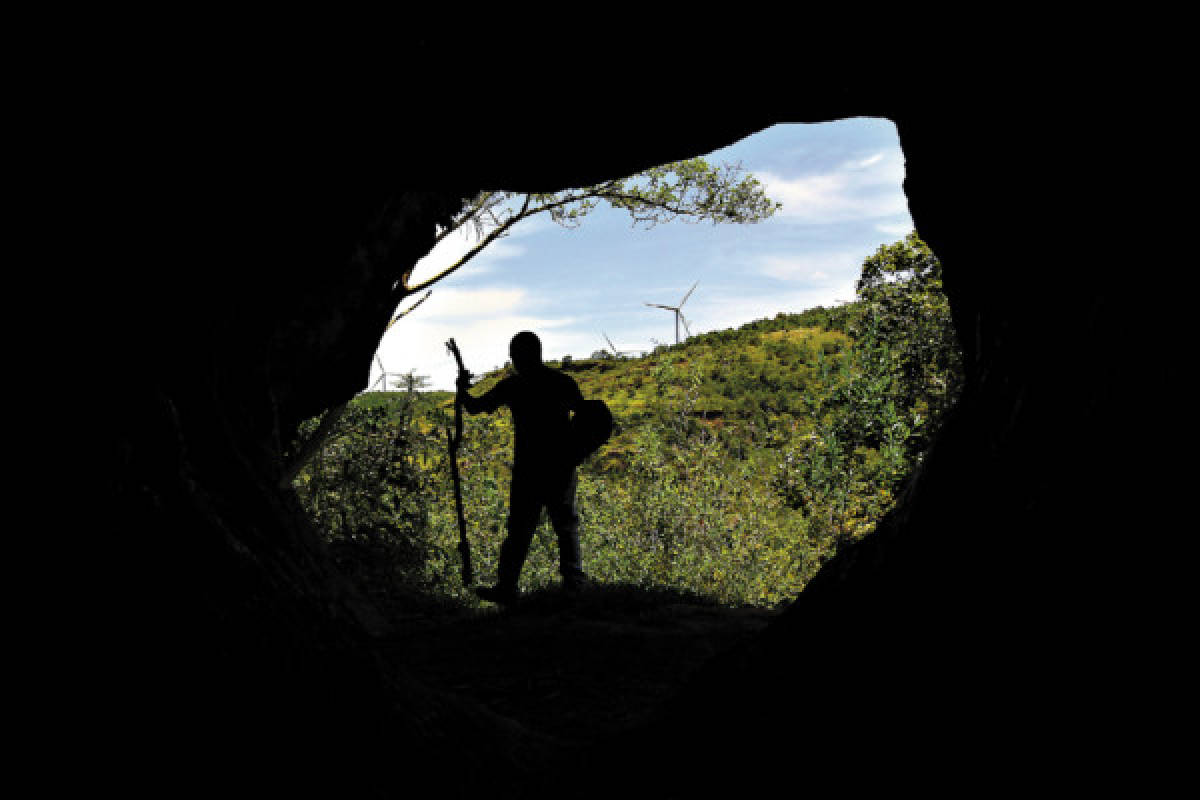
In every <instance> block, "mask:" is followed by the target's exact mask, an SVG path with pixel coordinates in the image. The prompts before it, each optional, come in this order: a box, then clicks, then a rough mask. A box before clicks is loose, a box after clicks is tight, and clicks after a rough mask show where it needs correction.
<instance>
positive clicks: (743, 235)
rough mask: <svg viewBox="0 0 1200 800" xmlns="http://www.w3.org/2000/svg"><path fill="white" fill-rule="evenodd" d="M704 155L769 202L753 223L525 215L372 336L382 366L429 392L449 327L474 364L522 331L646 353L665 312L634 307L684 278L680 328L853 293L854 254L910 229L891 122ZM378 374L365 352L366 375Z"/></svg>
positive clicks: (668, 300)
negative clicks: (730, 166)
mask: <svg viewBox="0 0 1200 800" xmlns="http://www.w3.org/2000/svg"><path fill="white" fill-rule="evenodd" d="M705 158H707V159H708V160H709V161H710V162H721V161H730V162H738V161H740V162H741V164H742V166H743V167H744V168H746V170H748V171H749V172H750V173H751V174H753V175H754V176H755V177H756V178H758V179H759V180H760V181H761V182H762V183H763V184H764V185H765V187H766V191H767V194H768V196H770V197H771V198H772V199H775V200H779V201H780V202H782V203H783V208H782V209H781V210H780V211H778V212H776V214H775V215H774V216H773V217H772V218H771V219H769V220H767V221H766V222H761V223H757V224H754V225H712V224H711V223H698V224H690V223H685V222H683V221H682V220H676V221H674V222H671V223H668V224H663V225H658V226H656V227H654V228H652V229H650V230H645V229H643V227H642V226H639V227H637V228H631V226H630V219H629V216H628V214H626V213H624V212H620V211H615V210H613V209H610V208H608V207H607V206H606V205H603V204H602V205H601V206H600V207H598V208H597V209H596V210H595V211H593V212H592V213H591V214H590V215H588V216H587V217H586V218H585V219H584V221H583V224H582V225H581V226H580V227H578V228H576V229H573V230H567V229H564V228H562V227H560V226H558V225H556V224H555V223H554V222H552V221H551V220H550V219H549V217H548V215H545V214H542V215H538V216H535V217H531V218H529V219H526V220H524V221H522V222H520V223H517V225H515V226H514V227H513V228H512V231H511V233H510V235H509V236H507V237H505V238H503V239H499V240H497V241H495V242H493V243H492V244H491V245H489V246H488V248H486V249H485V250H484V251H482V252H481V253H480V254H479V255H478V256H476V257H475V258H474V259H473V260H472V261H470V262H468V263H467V264H466V265H465V266H464V267H463V268H462V269H460V270H459V271H458V272H456V273H454V274H453V275H451V276H450V277H448V278H446V279H444V280H442V281H441V282H439V283H437V284H435V285H434V286H433V294H432V295H431V296H430V298H429V299H428V300H427V301H426V302H424V303H423V304H422V305H421V306H420V307H419V308H417V309H416V310H415V311H414V312H413V313H412V314H411V315H408V316H406V317H404V318H403V319H401V320H400V321H399V322H397V323H396V324H395V325H393V326H392V327H391V328H390V329H389V330H388V331H387V333H385V334H384V335H383V337H382V339H381V340H380V345H379V351H378V356H379V358H380V360H382V362H383V365H384V367H385V368H386V369H387V371H388V373H396V374H400V373H406V372H408V371H409V370H415V371H416V373H417V374H418V375H427V376H429V377H430V379H431V385H432V387H433V388H439V389H449V388H452V386H453V382H454V374H455V367H454V360H453V358H452V357H451V356H450V354H449V353H448V352H447V350H446V347H445V342H446V340H447V339H448V338H450V337H451V336H453V337H454V338H455V340H456V341H457V342H458V345H459V347H460V348H461V350H462V353H463V358H464V360H465V361H466V363H467V368H468V369H470V370H471V371H472V372H475V373H476V374H479V373H482V372H485V371H486V370H488V369H492V368H495V367H498V366H500V365H502V364H503V363H504V361H505V360H506V359H507V357H508V341H509V339H510V338H512V335H513V334H514V333H516V332H517V331H520V330H532V331H534V332H535V333H537V334H538V336H540V337H541V339H542V345H543V349H544V355H545V357H546V358H547V359H548V360H549V359H557V358H561V357H562V356H563V355H564V354H571V355H572V356H574V357H576V358H583V357H587V356H589V355H590V354H591V353H592V352H593V351H595V350H600V349H604V348H606V347H607V345H606V344H605V341H604V334H605V333H607V334H608V337H609V338H610V339H612V341H613V342H614V343H615V344H616V346H617V347H618V348H619V349H621V350H633V351H643V350H646V351H648V350H651V349H653V347H654V346H655V344H656V343H674V341H675V329H674V317H673V315H672V314H671V312H669V311H664V310H661V309H657V308H648V307H646V306H645V305H643V303H646V302H650V303H662V304H665V305H677V303H678V301H679V300H680V299H681V298H682V297H683V295H684V294H685V293H686V292H687V290H688V288H689V287H690V286H691V285H692V284H693V283H695V282H696V281H699V285H698V286H697V287H696V290H695V292H693V293H692V295H691V297H690V298H688V301H687V303H686V304H685V305H684V306H683V313H684V316H685V317H686V318H687V320H688V323H689V325H690V327H691V330H692V333H693V334H695V333H703V332H706V331H711V330H720V329H723V328H732V327H737V326H739V325H742V324H744V323H746V322H750V321H752V320H755V319H761V318H763V317H773V316H774V315H775V314H776V312H779V311H788V312H795V311H803V310H805V309H807V308H812V307H813V306H818V305H825V306H828V305H834V304H836V303H837V302H839V301H844V300H852V299H853V298H854V282H855V280H856V279H857V278H858V274H859V270H860V268H861V265H862V261H863V259H864V258H866V257H867V256H868V255H870V254H871V253H873V252H875V250H876V249H877V248H878V247H879V246H880V245H882V244H888V243H891V242H894V241H896V240H898V239H900V238H902V237H903V236H904V235H905V234H907V233H908V232H910V231H911V230H912V229H913V224H912V218H911V217H910V216H909V212H908V204H907V201H906V200H905V197H904V193H903V191H902V188H901V185H902V182H903V180H904V156H903V153H902V152H901V150H900V142H899V139H898V137H897V134H896V128H895V125H894V124H893V123H892V122H891V121H889V120H886V119H875V118H865V117H860V118H855V119H848V120H839V121H837V122H827V123H819V124H786V125H775V126H773V127H771V128H769V129H767V130H765V131H762V132H760V133H757V134H754V135H753V136H749V137H747V138H745V139H742V140H740V141H738V142H736V143H734V144H732V145H730V146H728V147H725V148H722V149H720V150H717V151H714V152H712V153H709V154H707V155H706V156H705ZM473 237H474V234H464V233H461V232H456V233H455V234H452V235H451V236H449V237H447V239H446V240H445V241H444V242H442V243H441V244H440V245H439V246H438V247H437V248H435V249H434V250H433V251H432V252H431V253H430V254H429V255H428V256H426V257H425V259H423V260H422V261H421V262H420V263H419V264H418V266H417V269H416V271H415V272H414V274H413V282H414V283H415V282H417V281H419V280H421V279H422V278H423V277H428V276H430V275H433V274H435V273H436V271H437V270H438V269H440V268H441V267H442V266H444V265H446V264H448V263H452V261H453V260H454V259H456V258H457V257H458V255H459V254H461V253H463V252H465V251H466V250H467V249H468V248H469V247H470V246H471V245H472V244H473V243H474V238H473ZM414 299H415V298H410V299H409V300H408V301H407V302H405V303H403V304H402V305H401V307H402V308H405V307H408V306H409V305H411V304H412V302H413V300H414ZM681 335H682V334H681ZM378 377H379V367H378V365H376V364H375V363H372V368H371V375H370V379H369V382H368V385H370V384H372V383H374V382H375V381H376V380H377V379H378ZM364 388H365V387H364Z"/></svg>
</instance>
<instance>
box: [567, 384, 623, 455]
mask: <svg viewBox="0 0 1200 800" xmlns="http://www.w3.org/2000/svg"><path fill="white" fill-rule="evenodd" d="M612 432H613V416H612V412H611V411H609V410H608V406H606V405H605V404H604V401H603V400H584V401H583V405H582V406H580V407H579V409H578V410H576V412H575V414H574V415H573V416H572V417H571V450H572V454H573V456H574V461H575V466H579V465H580V464H582V463H583V462H584V460H585V459H586V458H587V457H588V456H590V455H591V454H592V453H594V452H596V451H597V450H599V449H600V447H601V445H603V444H604V443H605V442H607V441H608V437H610V436H612Z"/></svg>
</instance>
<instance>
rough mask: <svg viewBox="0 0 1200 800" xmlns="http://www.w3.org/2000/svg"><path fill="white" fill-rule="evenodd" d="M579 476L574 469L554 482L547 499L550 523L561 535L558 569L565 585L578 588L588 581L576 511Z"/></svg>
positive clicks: (559, 538) (569, 587)
mask: <svg viewBox="0 0 1200 800" xmlns="http://www.w3.org/2000/svg"><path fill="white" fill-rule="evenodd" d="M575 485H576V475H575V471H574V470H572V471H571V473H570V476H569V479H566V480H559V481H554V482H553V483H552V484H551V485H550V486H549V487H548V488H549V489H550V493H549V494H548V496H547V497H546V498H545V501H546V511H547V513H548V514H549V515H550V523H551V524H552V525H553V526H554V532H555V533H556V534H557V535H558V571H559V573H560V574H561V575H562V579H563V586H564V587H566V588H568V589H573V588H578V587H579V586H581V585H582V584H583V583H584V582H585V581H586V580H587V576H586V575H584V572H583V554H582V552H581V550H580V547H579V514H578V513H576V511H575Z"/></svg>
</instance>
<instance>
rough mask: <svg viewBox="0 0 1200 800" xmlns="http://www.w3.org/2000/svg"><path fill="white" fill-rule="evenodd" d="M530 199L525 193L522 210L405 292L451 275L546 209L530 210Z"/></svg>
mask: <svg viewBox="0 0 1200 800" xmlns="http://www.w3.org/2000/svg"><path fill="white" fill-rule="evenodd" d="M529 199H530V195H528V194H527V195H525V203H524V204H523V205H522V206H521V210H520V211H518V212H517V213H516V214H514V215H513V216H511V217H509V218H508V219H507V220H505V221H504V222H503V223H502V224H500V225H499V226H498V227H497V228H496V229H495V230H493V231H492V232H491V233H489V234H488V235H487V236H486V237H485V238H484V239H482V240H481V241H479V242H478V243H477V244H476V245H475V246H474V247H472V248H471V249H470V250H468V251H467V252H466V254H464V255H463V257H462V258H460V259H459V260H458V261H456V262H454V263H453V264H451V265H450V266H448V267H446V268H445V269H444V270H442V271H441V272H439V273H438V274H437V275H434V276H433V277H432V278H429V279H427V280H424V281H421V282H420V283H419V284H417V285H416V286H411V287H410V286H404V287H403V288H404V291H405V293H406V294H416V293H417V292H419V291H421V290H422V289H426V288H428V287H430V286H432V285H433V284H435V283H437V282H438V281H440V280H441V279H442V278H445V277H446V276H447V275H450V274H451V273H454V272H456V271H457V270H458V269H459V268H460V267H462V265H463V264H466V263H467V262H468V261H470V260H471V259H472V258H474V257H475V256H476V255H477V254H478V253H479V251H480V250H482V249H483V248H485V247H487V246H488V245H489V244H491V243H492V242H493V241H495V240H496V239H498V238H499V237H501V236H503V235H504V233H505V231H507V230H508V229H509V228H511V227H512V226H513V225H515V224H516V223H518V222H520V221H521V220H523V219H525V218H526V217H531V216H533V215H534V214H537V213H540V212H541V211H543V210H544V209H540V208H539V209H535V210H534V211H529Z"/></svg>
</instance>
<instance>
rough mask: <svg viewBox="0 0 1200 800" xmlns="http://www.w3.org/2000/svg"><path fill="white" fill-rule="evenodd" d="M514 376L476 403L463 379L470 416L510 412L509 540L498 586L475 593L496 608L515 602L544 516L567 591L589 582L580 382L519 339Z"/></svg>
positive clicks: (534, 344)
mask: <svg viewBox="0 0 1200 800" xmlns="http://www.w3.org/2000/svg"><path fill="white" fill-rule="evenodd" d="M508 352H509V356H510V357H511V359H512V365H513V368H514V369H515V370H516V374H514V375H510V376H508V377H506V378H504V379H503V380H501V381H500V383H498V384H496V386H495V387H493V388H492V389H491V391H488V392H487V393H485V394H484V395H483V396H481V397H472V396H471V395H470V393H469V392H468V389H470V376H469V375H459V377H458V383H457V386H458V401H459V402H460V403H462V407H463V410H465V411H467V412H468V413H471V414H478V413H480V412H492V411H495V410H496V409H498V408H499V407H500V406H502V405H503V406H508V408H509V409H510V410H511V411H512V416H513V428H514V429H515V439H516V441H515V443H514V446H513V449H514V451H515V452H514V453H513V473H512V487H511V489H510V491H509V502H508V535H507V536H506V537H505V539H504V542H503V544H501V545H500V565H499V569H498V574H497V579H496V585H495V586H492V587H486V588H478V589H476V590H475V593H476V594H477V595H479V596H480V597H482V598H483V599H485V600H490V601H492V602H495V603H505V604H508V603H513V602H515V601H516V599H517V595H518V591H517V581H518V579H519V578H520V575H521V567H522V566H523V565H524V563H525V556H526V555H527V554H528V553H529V543H530V542H531V541H532V539H533V533H534V530H535V529H536V528H537V523H538V519H539V518H540V516H541V513H542V508H543V507H545V509H546V512H547V513H548V514H549V516H550V522H551V524H553V526H554V532H555V533H556V534H557V535H558V556H559V572H560V573H561V575H562V579H563V589H565V590H566V591H569V592H571V591H578V590H579V589H580V588H581V587H582V586H583V584H584V583H586V581H587V578H586V577H585V575H584V573H583V567H582V564H581V555H580V550H579V515H578V514H576V513H575V480H576V476H575V466H576V462H575V459H574V452H573V451H572V449H571V446H570V443H571V412H572V411H578V410H579V408H580V407H581V405H582V404H583V394H582V393H581V392H580V391H579V386H578V384H576V383H575V379H574V378H572V377H571V376H570V375H568V374H566V373H565V372H560V371H559V370H556V369H553V368H552V367H548V366H546V365H545V364H543V363H542V342H541V340H540V339H538V337H537V335H536V334H534V333H532V332H530V331H521V332H520V333H518V334H517V335H516V336H514V337H513V338H512V341H511V342H510V343H509V346H508Z"/></svg>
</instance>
